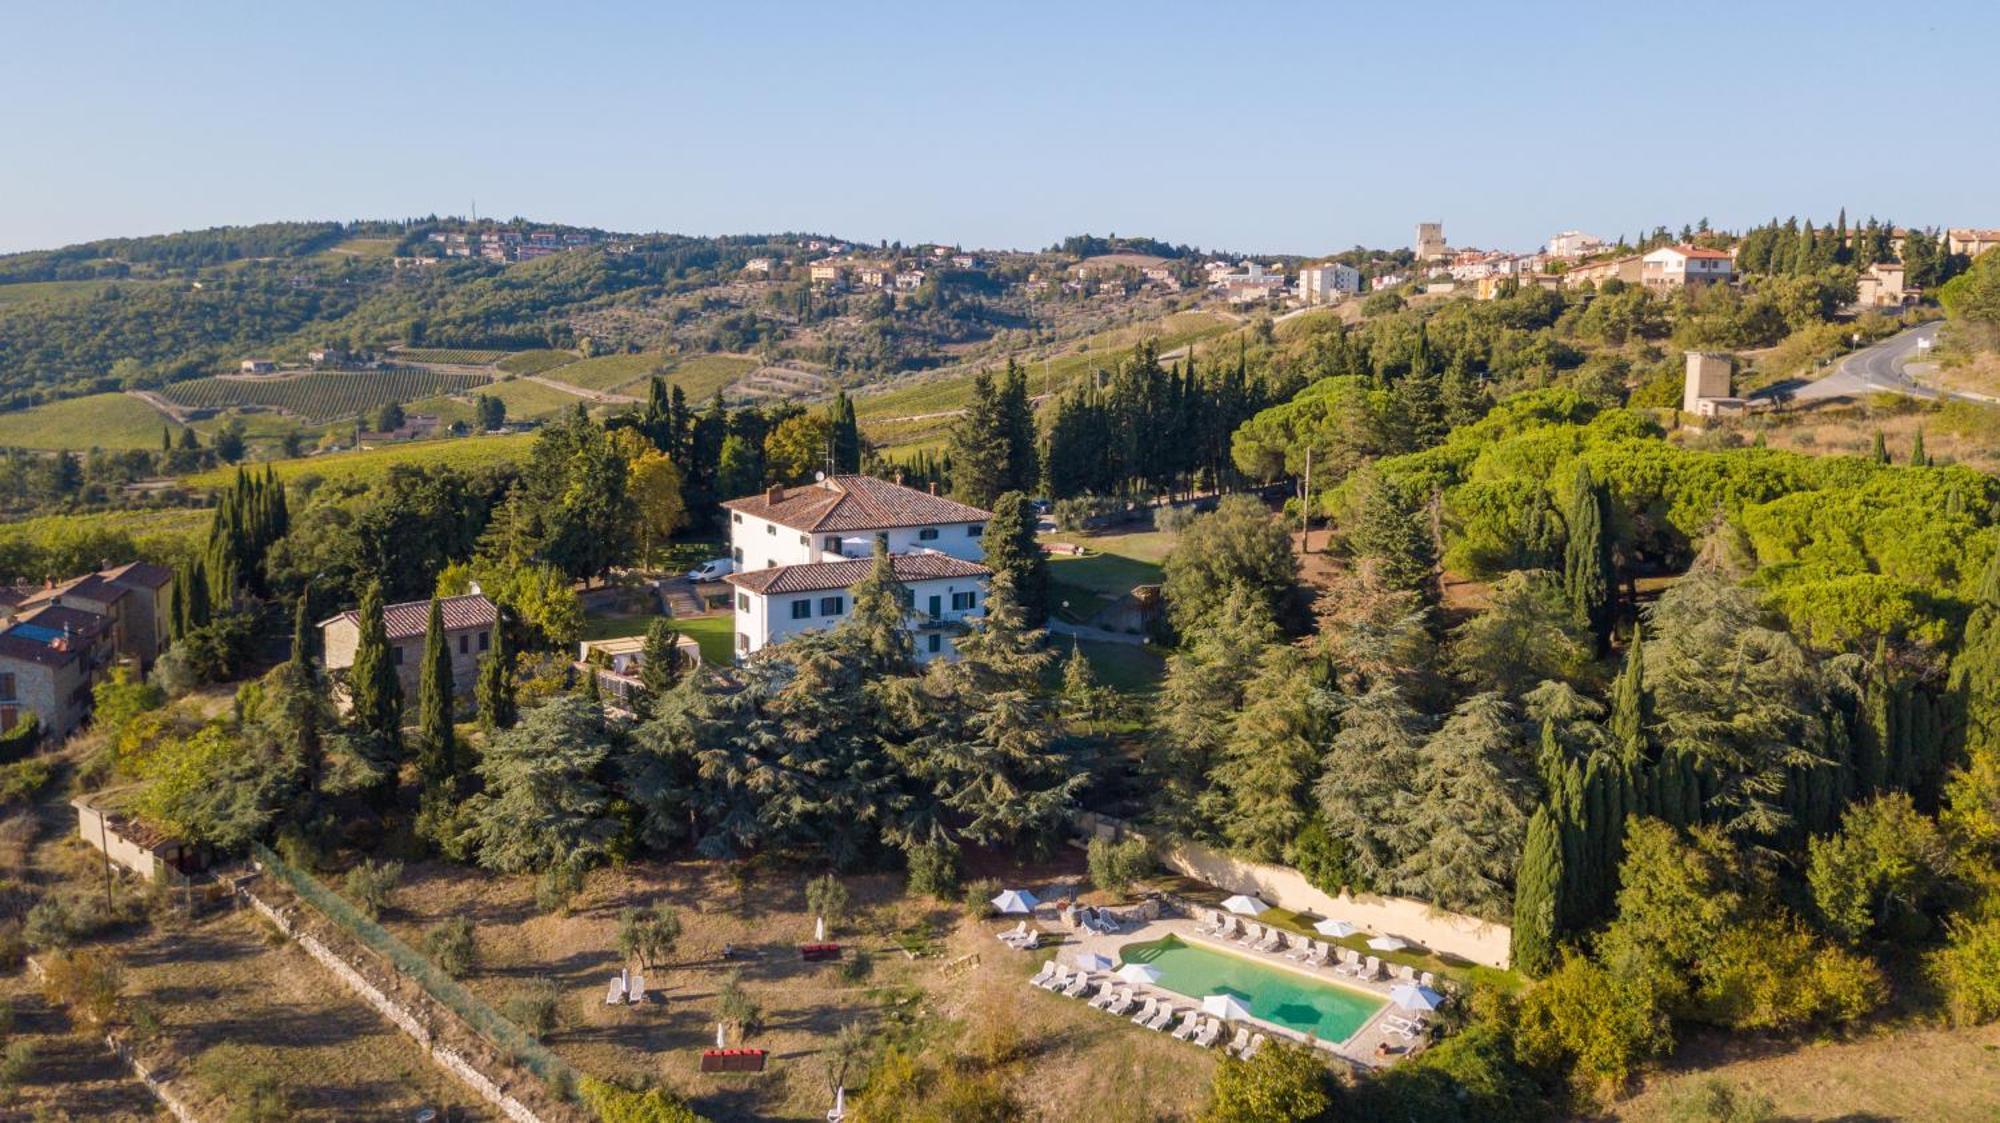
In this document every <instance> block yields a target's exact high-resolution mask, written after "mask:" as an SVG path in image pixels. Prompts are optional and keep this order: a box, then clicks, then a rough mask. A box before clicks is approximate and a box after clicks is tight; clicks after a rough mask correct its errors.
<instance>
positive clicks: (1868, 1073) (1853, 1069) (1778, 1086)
mask: <svg viewBox="0 0 2000 1123" xmlns="http://www.w3.org/2000/svg"><path fill="white" fill-rule="evenodd" d="M1712 1077H1719V1078H1721V1079H1723V1080H1726V1081H1728V1082H1729V1083H1731V1084H1733V1085H1735V1086H1736V1087H1738V1088H1740V1089H1744V1090H1747V1091H1752V1092H1756V1093H1758V1094H1760V1095H1763V1096H1765V1097H1768V1098H1769V1099H1770V1101H1771V1104H1772V1106H1773V1107H1774V1108H1776V1109H1777V1112H1778V1115H1779V1117H1780V1118H1782V1119H1784V1120H1786V1121H1787V1123H1793V1121H1796V1123H1807V1121H1822V1120H1823V1121H1826V1123H1835V1121H1841V1123H1872V1121H1874V1120H1891V1119H1894V1120H1907V1121H1910V1123H1927V1121H1933V1120H1935V1121H1937V1123H1947V1121H1956V1120H1973V1119H2000V1026H1991V1025H1989V1026H1984V1027H1982V1028H1979V1029H1975V1030H1956V1031H1950V1030H1939V1029H1906V1030H1902V1031H1900V1032H1896V1033H1884V1034H1882V1035H1880V1036H1876V1037H1869V1038H1865V1039H1862V1040H1858V1041H1852V1042H1839V1043H1833V1044H1824V1045H1804V1046H1784V1047H1779V1048H1771V1047H1768V1046H1760V1045H1758V1044H1757V1043H1755V1042H1750V1041H1745V1040H1742V1039H1738V1040H1735V1041H1729V1040H1726V1039H1723V1038H1721V1037H1720V1036H1719V1035H1718V1036H1714V1037H1703V1038H1696V1039H1693V1040H1691V1041H1689V1042H1688V1043H1687V1044H1686V1045H1685V1046H1684V1047H1683V1048H1682V1049H1681V1051H1680V1054H1679V1056H1678V1057H1677V1058H1676V1063H1675V1064H1674V1066H1673V1067H1672V1068H1671V1069H1669V1070H1668V1071H1667V1072H1665V1073H1662V1074H1660V1075H1659V1076H1656V1077H1654V1078H1653V1079H1652V1080H1650V1081H1648V1082H1647V1084H1646V1087H1645V1088H1644V1089H1643V1090H1642V1091H1641V1092H1640V1093H1639V1094H1638V1095H1636V1096H1634V1097H1633V1098H1631V1099H1630V1100H1627V1101H1625V1102H1624V1103H1622V1104H1620V1105H1619V1106H1618V1107H1617V1108H1616V1110H1614V1111H1613V1112H1612V1113H1611V1114H1610V1115H1609V1116H1607V1118H1612V1119H1619V1120H1625V1121H1629V1123H1664V1120H1665V1119H1666V1118H1667V1108H1668V1106H1669V1105H1670V1104H1671V1103H1672V1102H1673V1099H1674V1097H1675V1096H1676V1095H1677V1094H1678V1093H1679V1092H1680V1091H1681V1090H1682V1089H1683V1088H1684V1087H1685V1086H1686V1084H1687V1083H1688V1082H1691V1081H1701V1080H1707V1079H1709V1078H1712Z"/></svg>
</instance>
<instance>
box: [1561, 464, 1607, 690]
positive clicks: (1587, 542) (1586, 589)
mask: <svg viewBox="0 0 2000 1123" xmlns="http://www.w3.org/2000/svg"><path fill="white" fill-rule="evenodd" d="M1571 490H1572V494H1571V496H1570V504H1569V511H1568V513H1567V515H1566V517H1565V519H1564V523H1565V525H1566V526H1567V528H1568V539H1567V542H1566V543H1565V545H1564V548H1563V590H1564V592H1565V593H1567V594H1568V596H1569V603H1570V611H1571V612H1572V613H1574V614H1575V616H1576V619H1577V623H1579V624H1582V625H1584V626H1585V627H1587V628H1589V629H1590V631H1591V634H1592V635H1594V636H1596V637H1597V650H1598V653H1599V654H1603V652H1604V651H1605V650H1606V649H1607V648H1608V646H1609V644H1610V640H1611V593H1612V589H1613V588H1614V587H1615V584H1614V582H1615V581H1616V575H1615V574H1614V573H1613V572H1612V568H1611V543H1610V542H1609V541H1608V540H1607V538H1606V536H1605V533H1604V496H1603V495H1602V494H1601V493H1600V492H1599V491H1598V488H1597V482H1596V481H1595V480H1593V479H1592V478H1591V475H1590V469H1589V468H1588V467H1587V466H1585V465H1582V464H1579V465H1577V468H1576V482H1575V485H1574V486H1573V488H1572V489H1571Z"/></svg>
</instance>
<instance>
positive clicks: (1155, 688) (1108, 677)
mask: <svg viewBox="0 0 2000 1123" xmlns="http://www.w3.org/2000/svg"><path fill="white" fill-rule="evenodd" d="M1055 642H1056V643H1057V644H1061V643H1062V639H1061V638H1060V637H1057V639H1056V640H1055ZM1077 646H1078V647H1080V648H1082V649H1083V657H1084V658H1085V659H1087V660H1089V661H1090V670H1091V673H1093V674H1095V675H1096V676H1097V681H1098V682H1100V683H1103V684H1104V685H1105V686H1108V687H1110V688H1112V689H1113V690H1116V691H1118V692H1120V693H1122V694H1129V695H1132V696H1133V697H1135V698H1149V697H1151V696H1152V695H1154V694H1156V693H1158V692H1159V689H1160V680H1162V679H1164V678H1166V676H1167V660H1166V657H1165V656H1164V655H1162V654H1161V653H1160V650H1159V649H1158V648H1156V647H1153V646H1151V645H1149V644H1137V643H1111V642H1108V641H1106V640H1079V641H1077Z"/></svg>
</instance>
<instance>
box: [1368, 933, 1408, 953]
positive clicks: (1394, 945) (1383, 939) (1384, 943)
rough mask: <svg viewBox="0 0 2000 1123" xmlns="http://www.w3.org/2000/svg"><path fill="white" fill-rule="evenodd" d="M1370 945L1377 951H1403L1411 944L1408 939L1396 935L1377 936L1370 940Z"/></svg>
mask: <svg viewBox="0 0 2000 1123" xmlns="http://www.w3.org/2000/svg"><path fill="white" fill-rule="evenodd" d="M1368 946H1369V947H1371V948H1374V949H1375V950H1376V951H1402V950H1403V949H1404V948H1406V947H1409V946H1410V945H1409V943H1408V941H1405V940H1401V939H1398V938H1396V937H1395V936H1377V937H1375V938H1374V939H1372V940H1369V941H1368Z"/></svg>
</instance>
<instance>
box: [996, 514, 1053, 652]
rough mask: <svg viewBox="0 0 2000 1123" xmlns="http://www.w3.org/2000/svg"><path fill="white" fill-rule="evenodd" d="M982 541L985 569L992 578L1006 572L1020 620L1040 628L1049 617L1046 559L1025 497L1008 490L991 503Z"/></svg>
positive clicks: (1047, 564)
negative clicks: (990, 516)
mask: <svg viewBox="0 0 2000 1123" xmlns="http://www.w3.org/2000/svg"><path fill="white" fill-rule="evenodd" d="M983 541H984V542H985V545H986V565H987V568H989V569H991V570H993V572H994V574H995V576H996V577H997V576H998V575H999V574H1002V573H1004V574H1006V575H1007V578H1008V581H1009V583H1010V585H1011V587H1012V588H1013V590H1014V597H1015V600H1016V601H1017V602H1018V603H1019V604H1020V608H1021V619H1022V622H1023V623H1024V624H1025V625H1026V626H1028V627H1030V628H1039V627H1041V626H1042V624H1043V622H1045V621H1046V620H1047V619H1048V618H1049V561H1048V558H1047V556H1046V555H1044V554H1043V553H1042V545H1041V543H1040V542H1039V541H1037V540H1036V538H1035V513H1034V511H1033V509H1032V508H1030V507H1029V506H1028V500H1027V497H1026V496H1024V495H1022V494H1021V493H1020V492H1018V491H1009V492H1006V493H1004V494H1002V495H1001V496H1000V498H999V499H998V500H996V501H995V502H994V504H993V520H992V521H991V522H989V523H987V524H986V533H985V536H984V539H983Z"/></svg>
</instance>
